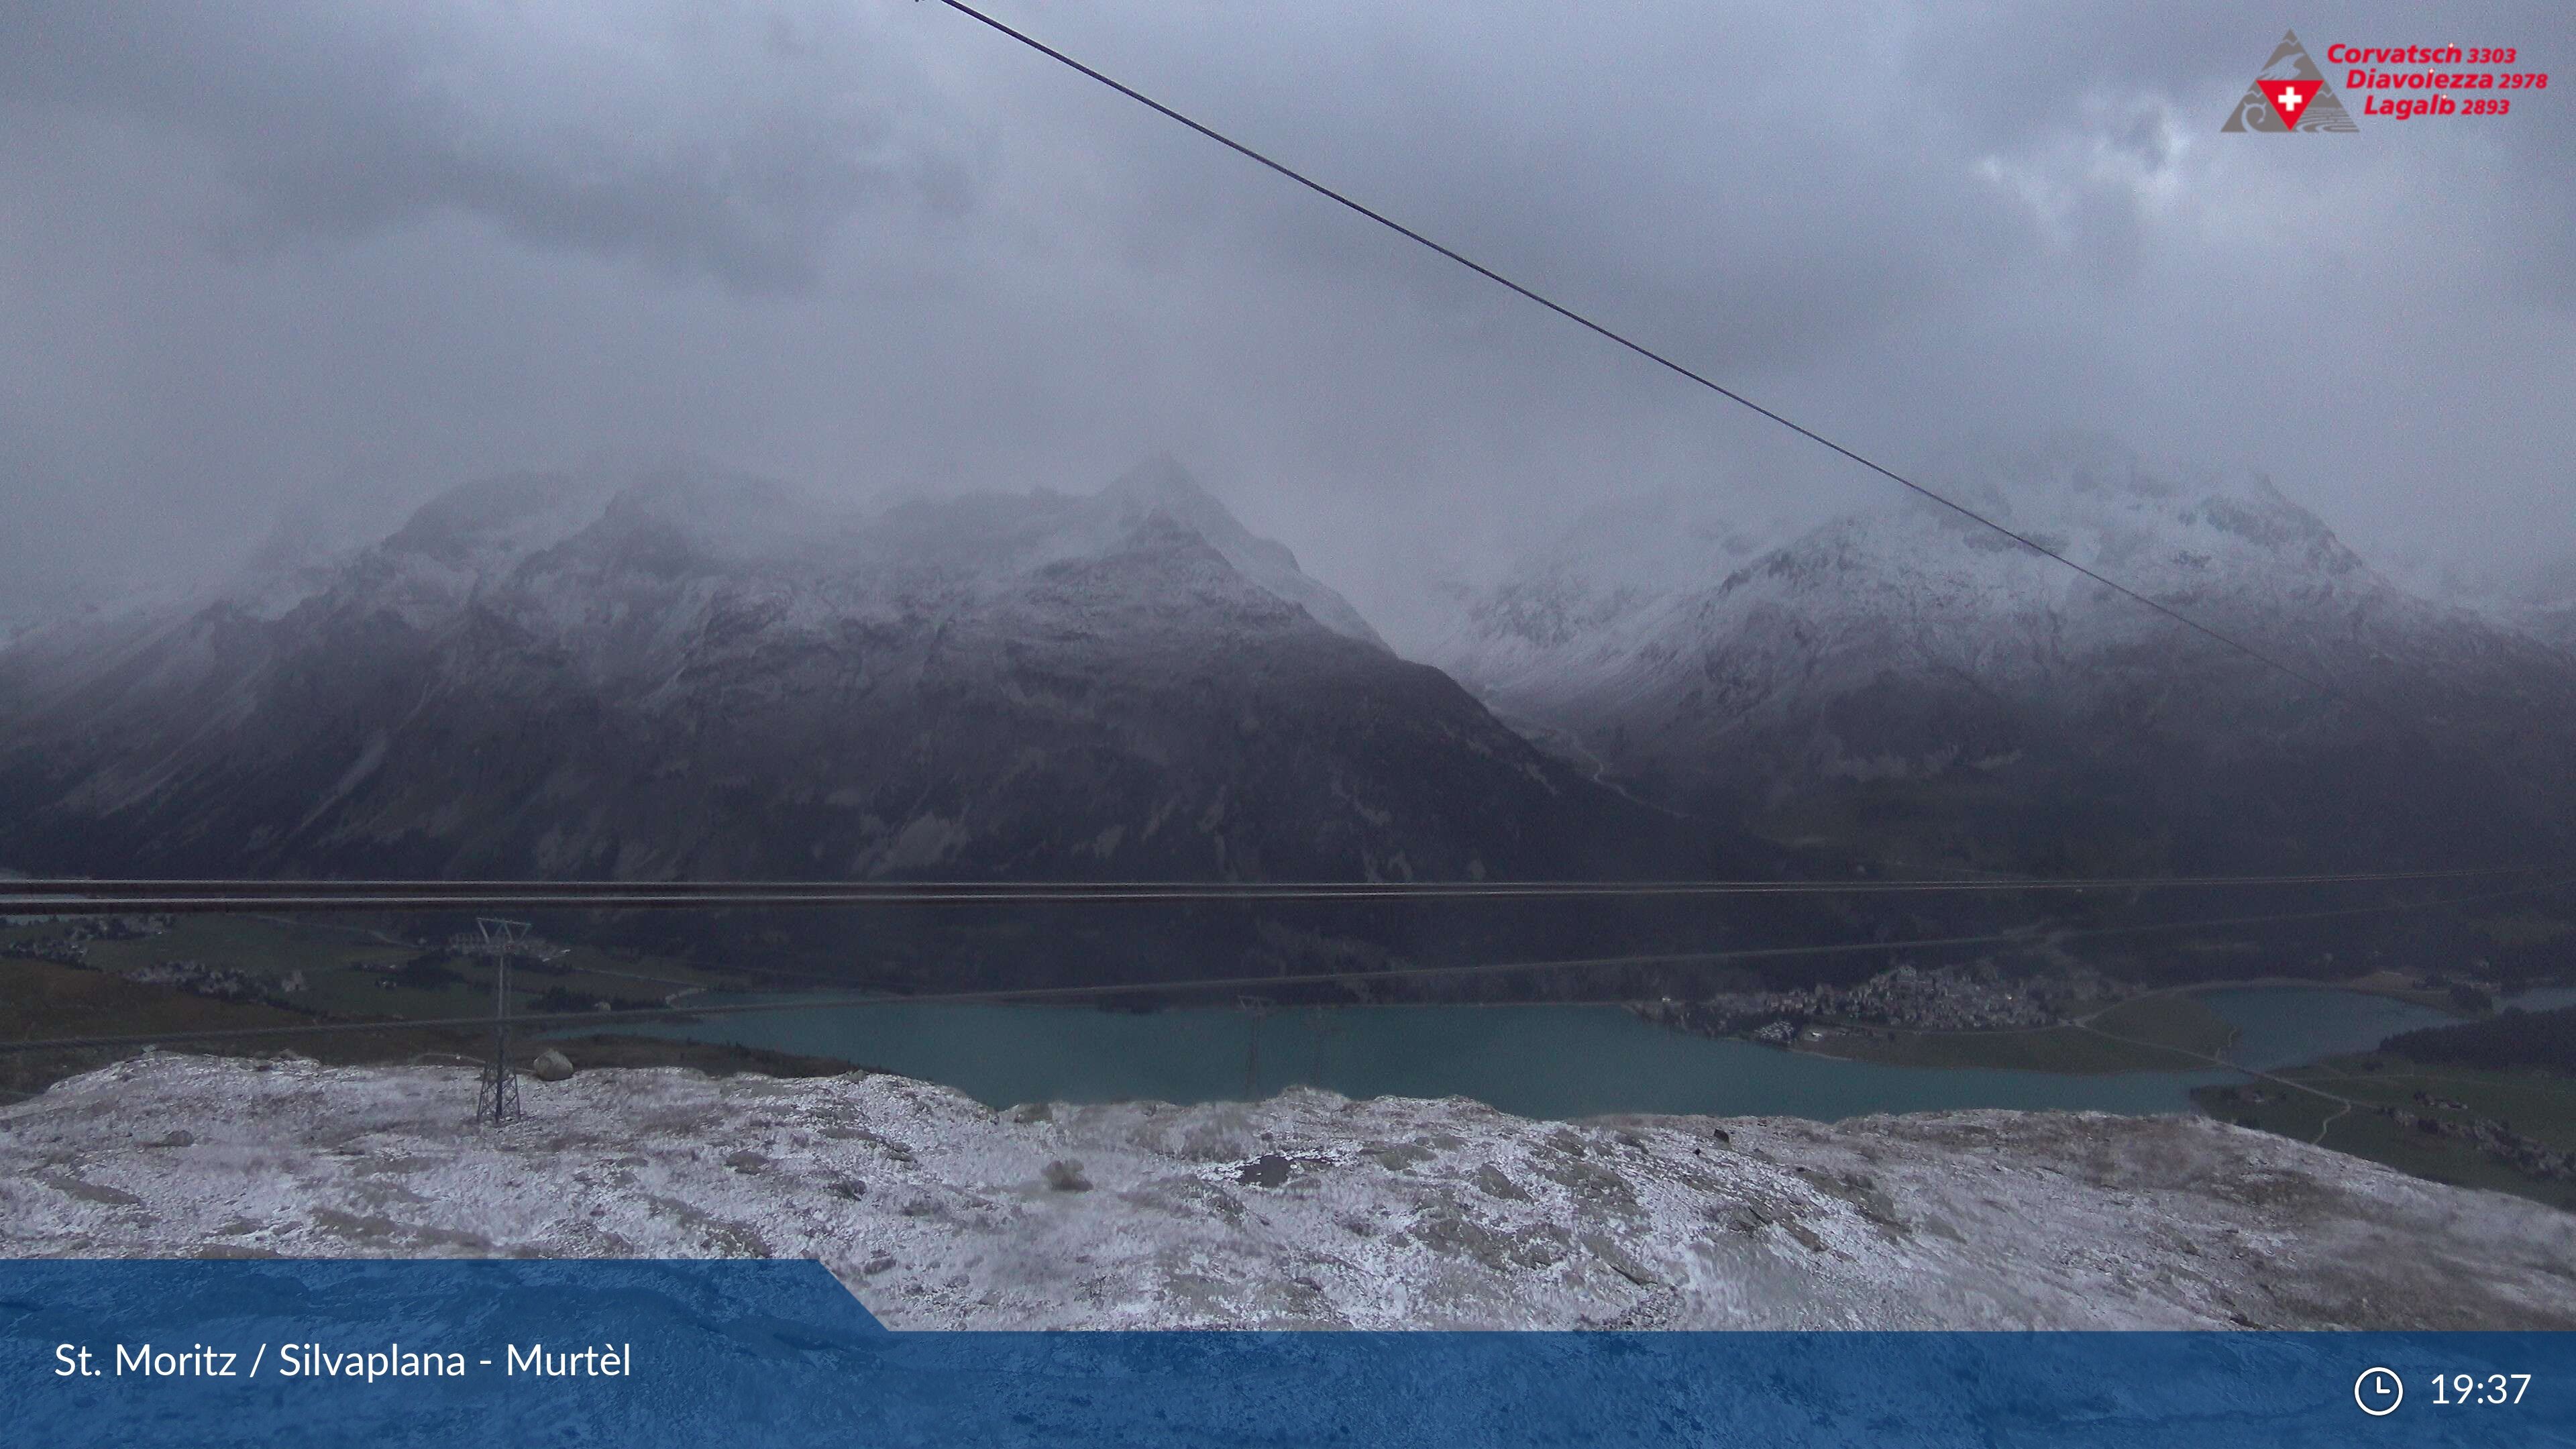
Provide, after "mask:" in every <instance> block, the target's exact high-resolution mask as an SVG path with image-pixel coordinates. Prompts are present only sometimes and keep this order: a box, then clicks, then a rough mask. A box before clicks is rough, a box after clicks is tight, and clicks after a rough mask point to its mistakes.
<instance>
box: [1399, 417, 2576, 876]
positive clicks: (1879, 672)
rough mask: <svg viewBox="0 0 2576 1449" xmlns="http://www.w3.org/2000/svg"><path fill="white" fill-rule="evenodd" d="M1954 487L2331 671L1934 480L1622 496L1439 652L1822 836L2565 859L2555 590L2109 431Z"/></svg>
mask: <svg viewBox="0 0 2576 1449" xmlns="http://www.w3.org/2000/svg"><path fill="white" fill-rule="evenodd" d="M1940 485H1941V486H1943V487H1944V489H1945V491H1947V492H1949V494H1950V496H1952V497H1956V498H1959V499H1960V500H1961V501H1962V502H1965V503H1966V504H1968V505H1969V506H1971V507H1973V508H1976V509H1978V510H1979V511H1980V512H1983V513H1985V514H1986V515H1987V516H1989V517H1993V518H1996V519H1998V520H1999V521H2001V522H2003V523H2005V524H2006V525H2007V526H2008V527H2012V528H2014V529H2016V530H2017V531H2020V532H2023V533H2025V534H2026V535H2028V536H2030V537H2032V538H2034V539H2035V540H2037V541H2039V542H2041V543H2043V544H2045V545H2047V546H2048V547H2050V548H2052V549H2056V550H2058V551H2060V552H2063V553H2065V554H2066V555H2067V556H2069V557H2071V558H2073V559H2075V560H2076V561H2078V562H2081V563H2084V564H2086V565H2087V566H2089V567H2092V568H2094V569H2097V570H2098V571H2100V572H2101V573H2103V574H2105V575H2107V576H2109V577H2112V578H2117V579H2119V580H2121V581H2122V582H2124V583H2126V584H2128V585H2130V586H2131V587H2134V588H2136V589H2138V590H2139V591H2140V592H2142V593H2144V594H2146V595H2148V596H2149V597H2151V598H2154V599H2157V600H2159V601H2161V602H2163V603H2165V604H2167V605H2168V606H2170V607H2172V608H2174V609H2176V610H2178V611H2180V612H2181V613H2183V614H2186V615H2188V616H2190V617H2191V618H2193V619H2195V620H2198V621H2200V622H2202V623H2204V624H2206V625H2208V626H2209V627H2211V628H2212V629H2215V630H2217V631H2219V632H2220V633H2222V634H2225V635H2227V636H2229V637H2231V638H2233V639H2236V640H2240V641H2242V642H2244V643H2246V644H2247V645H2250V646H2251V647H2252V648H2254V649H2256V650H2258V651H2260V652H2261V653H2263V654H2265V655H2267V656H2269V657H2270V658H2272V659H2274V660H2278V661H2280V662H2281V663H2283V664H2285V665H2287V666H2289V668H2291V669H2293V670H2296V671H2298V672H2299V673H2301V674H2304V675H2307V676H2309V677H2310V678H2311V679H2314V680H2316V681H2319V682H2321V683H2323V684H2325V685H2327V686H2329V689H2326V690H2321V689H2318V688H2314V687H2311V686H2310V685H2308V684H2303V683H2301V682H2300V681H2299V680H2297V679H2295V678H2292V677H2291V676H2289V675H2288V674H2285V673H2284V672H2282V671H2281V670H2278V669H2274V668H2270V667H2268V666H2266V665H2265V664H2263V663H2261V662H2259V661H2257V660H2255V659H2252V658H2249V657H2247V656H2246V655H2244V654H2242V653H2239V652H2237V651H2235V650H2232V649H2229V648H2228V647H2226V646H2225V645H2223V644H2221V643H2219V642H2218V641H2215V640H2212V639H2210V638H2208V637H2206V636H2203V635H2201V634H2198V633H2195V632H2193V631H2191V630H2189V629H2187V628H2185V627H2183V626H2181V625H2178V624H2176V623H2175V622H2173V621H2172V620H2170V619H2167V618H2164V617H2161V616H2159V615H2158V614H2156V613H2155V612H2154V611H2153V610H2150V609H2148V608H2145V607H2143V606H2141V605H2140V604H2138V603H2137V602H2136V601H2135V600H2132V599H2127V598H2123V597H2120V596H2118V595H2117V594H2115V593H2114V592H2112V591H2111V590H2108V589H2106V588H2103V587H2102V586H2100V585H2099V584H2096V583H2094V582H2092V581H2090V580H2087V579H2085V578H2083V577H2082V576H2081V575H2079V574H2077V573H2076V572H2074V571H2073V570H2071V569H2067V568H2065V567H2064V566H2063V565H2060V564H2058V563H2056V562H2054V561H2051V560H2049V559H2046V558H2043V557H2041V556H2039V555H2037V554H2035V553H2033V552H2031V551H2030V550H2028V549H2025V548H2023V547H2021V546H2020V545H2018V544H2015V543H2013V542H2012V541H2011V540H2009V539H2006V538H2003V537H2001V536H1999V535H1997V534H1995V533H1994V532H1993V531H1991V530H1988V529H1985V528H1982V527H1980V526H1978V525H1976V524H1975V523H1973V522H1971V521H1970V520H1967V519H1965V518H1962V517H1960V516H1959V515H1958V514H1956V513H1953V512H1951V511H1949V510H1946V509H1942V508H1940V507H1939V506H1938V505H1935V504H1932V503H1930V502H1928V501H1925V500H1921V499H1916V498H1911V497H1906V496H1903V495H1895V496H1891V497H1890V498H1889V499H1888V500H1887V501H1886V502H1885V503H1884V504H1881V505H1877V506H1872V507H1868V508H1864V509H1860V510H1856V511H1852V512H1848V513H1845V514H1842V515H1840V516H1837V517H1833V518H1830V519H1828V520H1826V521H1823V522H1821V523H1811V524H1795V525H1788V526H1782V527H1776V528H1775V529H1774V530H1773V531H1771V532H1769V533H1765V532H1763V531H1762V530H1761V529H1759V528H1755V527H1737V526H1732V525H1730V524H1727V523H1724V522H1721V523H1719V524H1716V525H1712V524H1711V523H1710V522H1709V521H1707V520H1705V519H1701V520H1697V521H1696V522H1694V521H1692V520H1689V519H1686V518H1676V516H1675V511H1674V505H1673V504H1672V503H1671V502H1670V501H1669V500H1639V501H1636V502H1632V503H1628V504H1622V505H1615V506H1612V507H1608V508H1605V509H1603V510H1600V511H1598V512H1596V514H1595V515H1593V516H1592V517H1590V518H1588V519H1586V520H1585V521H1584V522H1583V523H1582V524H1581V525H1579V526H1578V527H1577V528H1576V529H1575V530H1574V531H1572V532H1571V533H1569V535H1568V536H1567V537H1566V538H1565V539H1564V540H1562V541H1561V542H1560V543H1559V544H1558V545H1557V546H1556V547H1554V548H1553V549H1550V550H1547V551H1543V552H1542V553H1540V554H1539V555H1538V556H1536V557H1534V558H1532V559H1531V560H1529V561H1527V563H1525V564H1524V566H1523V567H1522V568H1521V569H1520V570H1519V571H1518V572H1517V573H1516V574H1515V575H1514V576H1513V577H1511V578H1509V579H1507V580H1506V581H1504V582H1503V583H1501V584H1500V585H1498V586H1496V587H1494V588H1492V589H1490V590H1488V591H1486V592H1485V593H1483V594H1481V595H1480V596H1478V597H1476V598H1475V599H1473V600H1471V601H1470V603H1469V606H1468V608H1467V611H1466V617H1465V619H1464V621H1463V622H1462V624H1461V626H1460V628H1459V629H1458V631H1457V632H1456V633H1455V634H1454V635H1453V636H1452V637H1451V638H1450V639H1449V640H1447V641H1446V642H1445V643H1444V644H1443V645H1442V647H1441V648H1439V649H1438V650H1436V651H1435V652H1434V654H1433V658H1434V659H1435V661H1436V662H1438V663H1440V664H1442V665H1443V666H1444V667H1447V668H1449V669H1450V670H1451V671H1452V672H1453V673H1455V674H1456V675H1458V677H1460V678H1461V679H1462V680H1465V681H1466V682H1467V683H1468V684H1469V685H1470V686H1471V687H1472V688H1474V689H1476V690H1477V691H1478V692H1479V694H1480V695H1481V696H1482V697H1484V698H1485V699H1486V700H1487V701H1488V702H1489V703H1492V704H1493V705H1494V706H1495V707H1496V708H1497V709H1498V710H1500V711H1502V712H1503V713H1504V714H1505V716H1506V717H1508V718H1511V719H1513V720H1514V721H1515V722H1516V723H1519V724H1521V725H1522V726H1523V727H1524V728H1526V729H1529V730H1531V731H1532V732H1533V733H1534V734H1537V735H1540V736H1541V737H1544V738H1550V739H1552V740H1553V741H1554V742H1555V746H1556V748H1557V749H1558V750H1559V752H1560V753H1562V754H1564V755H1565V756H1566V757H1567V758H1569V759H1575V760H1579V761H1586V762H1589V763H1590V764H1591V765H1592V766H1593V767H1595V768H1597V769H1599V770H1600V771H1601V772H1602V773H1603V774H1604V776H1605V777H1606V778H1610V779H1614V780H1618V781H1621V782H1623V783H1624V784H1625V785H1626V786H1627V787H1629V788H1630V789H1632V790H1634V791H1636V792H1637V793H1639V794H1641V795H1643V796H1645V797H1647V798H1652V799H1657V800H1661V801H1664V802H1667V803H1670V804H1672V805H1675V806H1677V807H1681V808H1688V809H1692V810H1696V811H1701V812H1704V813H1709V814H1713V815H1719V816H1728V817H1744V818H1750V819H1753V820H1756V821H1759V822H1762V823H1763V825H1764V828H1765V829H1767V830H1770V831H1772V832H1773V833H1777V834H1781V835H1785V836H1790V837H1796V836H1800V835H1807V834H1815V835H1819V836H1823V837H1828V838H1834V839H1837V840H1839V841H1843V842H1846V843H1849V842H1863V841H1867V842H1876V843H1877V844H1878V845H1879V846H1881V847H1882V848H1885V849H1890V850H1894V849H1898V848H1902V849H1904V850H1908V851H1929V852H1932V853H1933V854H1935V855H1938V856H1941V857H1944V858H1948V859H1952V860H1961V861H1965V860H1975V861H1978V862H1980V863H1983V864H1987V865H1992V866H1996V867H1999V868H2008V869H2016V870H2035V871H2042V872H2056V871H2062V870H2068V869H2076V870H2088V869H2109V868H2119V869H2138V870H2145V871H2153V870H2158V869H2164V868H2168V867H2182V866H2189V867H2195V868H2231V869H2234V868H2275V867H2280V868H2286V867H2292V866H2301V867H2304V866H2310V865H2323V864H2329V863H2336V864H2341V863H2363V862H2377V863H2395V862H2401V861H2402V862H2409V863H2445V864H2464V863H2469V862H2473V861H2476V862H2494V861H2498V860H2505V861H2511V860H2514V859H2517V858H2522V857H2526V856H2528V855H2530V854H2531V853H2534V852H2542V851H2559V850H2563V849H2564V847H2565V845H2566V843H2567V838H2568V837H2567V828H2566V823H2565V822H2566V818H2567V808H2566V807H2567V805H2568V803H2569V801H2570V800H2571V799H2576V764H2572V763H2571V762H2576V656H2571V655H2570V654H2569V653H2568V652H2567V650H2566V648H2565V647H2564V643H2563V641H2562V640H2559V639H2557V638H2555V637H2553V634H2552V630H2551V627H2550V625H2549V619H2548V618H2547V617H2545V616H2544V615H2543V614H2542V613H2541V612H2540V611H2536V610H2534V611H2529V612H2528V613H2527V614H2526V615H2522V616H2514V617H2496V616H2493V615H2489V614H2484V613H2479V612H2473V611H2471V610H2468V609H2465V608H2460V607H2455V606H2450V605H2444V604H2437V603H2435V602H2432V601H2430V600H2428V599H2425V598H2422V597H2419V596H2417V595H2415V594H2412V593H2409V592H2408V591H2406V590H2404V589H2402V588H2400V587H2398V586H2397V585H2395V584H2393V583H2391V582H2390V581H2389V580H2388V579H2386V578H2384V577H2382V576H2381V575H2380V574H2379V573H2378V572H2377V571H2375V570H2374V569H2372V568H2371V566H2370V565H2369V564H2368V563H2367V562H2366V561H2365V560H2363V559H2362V558H2360V557H2359V556H2358V555H2356V554H2355V553H2354V552H2353V551H2352V550H2351V549H2349V548H2347V547H2346V546H2345V545H2344V544H2343V542H2342V541H2341V540H2340V539H2338V538H2337V537H2336V536H2335V534H2334V533H2333V531H2332V530H2331V529H2329V528H2328V527H2327V526H2326V525H2325V524H2324V523H2323V522H2321V521H2320V520H2319V519H2318V518H2317V517H2316V516H2315V515H2314V514H2312V513H2310V512H2308V511H2307V510H2306V509H2304V508H2302V507H2300V506H2299V505H2298V504H2297V503H2295V502H2294V501H2292V500H2291V499H2289V498H2287V497H2285V496H2283V495H2282V494H2281V493H2280V492H2279V491H2278V490H2276V489H2275V488H2273V487H2272V486H2271V485H2270V484H2269V483H2268V482H2266V481H2264V480H2262V479H2259V478H2222V477H2218V476H2216V475H2212V474H2208V473H2205V472H2195V471H2191V470H2187V469H2181V468H2158V467H2154V466H2151V465H2149V464H2148V463H2146V462H2144V461H2143V460H2141V459H2139V458H2138V457H2136V456H2135V455H2134V454H2131V453H2129V452H2128V451H2126V450H2124V449H2122V448H2119V447H2118V446H2116V445H2113V444H2110V443H2107V442H2104V441H2100V440H2094V439H2062V440H2058V441H2055V442H2053V443H2050V444H2048V445H2045V446H2041V447H2036V448H2032V449H2028V450H2025V451H2022V452H2019V453H2017V454H2004V455H1997V456H1990V457H1985V458H1981V459H1979V460H1978V462H1977V464H1976V465H1975V466H1974V469H1973V471H1970V472H1967V473H1965V474H1963V475H1960V476H1953V477H1945V478H1942V479H1941V480H1940ZM1892 492H1893V490H1891V493H1892ZM1677 555H1678V557H1677ZM1863 853H1867V851H1864V852H1863Z"/></svg>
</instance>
